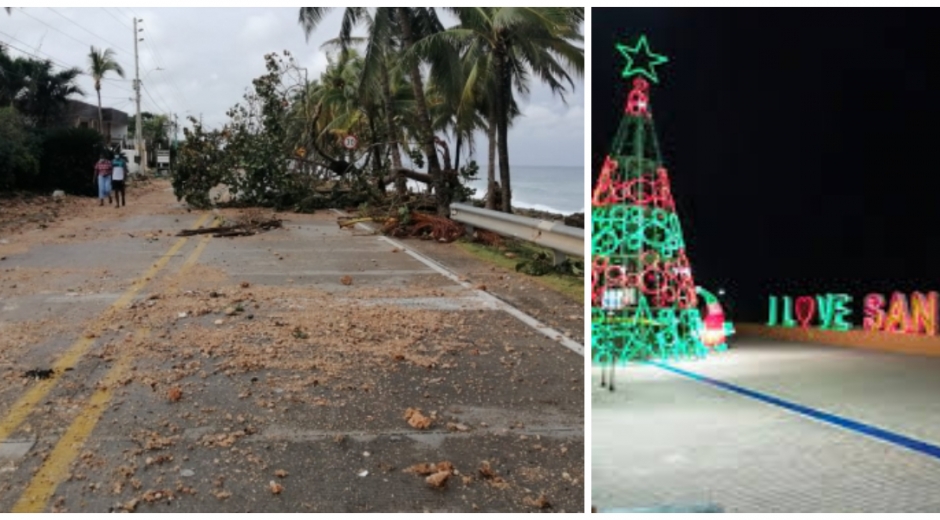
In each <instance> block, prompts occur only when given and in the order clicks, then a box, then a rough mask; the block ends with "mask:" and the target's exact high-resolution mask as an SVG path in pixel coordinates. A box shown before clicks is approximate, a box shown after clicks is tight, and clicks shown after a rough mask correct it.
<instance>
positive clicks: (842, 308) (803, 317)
mask: <svg viewBox="0 0 940 520" xmlns="http://www.w3.org/2000/svg"><path fill="white" fill-rule="evenodd" d="M862 301H863V305H864V319H863V320H862V327H863V328H864V329H865V330H869V331H879V332H895V333H907V334H925V335H930V336H934V335H936V334H937V301H938V296H937V293H936V292H930V293H927V294H926V295H925V294H923V293H920V292H916V291H915V292H914V293H912V294H911V297H910V300H908V298H907V296H906V295H905V294H904V293H901V292H895V293H893V294H892V295H891V300H890V302H889V301H888V300H886V299H885V297H884V295H882V294H878V293H872V294H869V295H868V296H865V298H864V299H863V300H862ZM851 302H852V297H851V296H849V295H848V294H839V293H829V294H817V295H815V296H813V295H804V296H798V297H796V298H793V297H791V296H779V297H778V296H771V297H770V300H769V305H768V318H767V326H769V327H776V326H781V327H796V326H797V325H799V326H800V327H802V328H809V327H810V326H813V325H815V326H817V327H818V328H820V329H823V330H837V331H845V330H849V329H851V328H852V324H851V323H850V322H849V320H848V317H849V315H851V314H852V309H851V308H849V304H850V303H851ZM886 305H887V309H885V306H886Z"/></svg>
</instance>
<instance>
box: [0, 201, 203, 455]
mask: <svg viewBox="0 0 940 520" xmlns="http://www.w3.org/2000/svg"><path fill="white" fill-rule="evenodd" d="M209 216H210V215H209V214H208V213H207V214H205V215H203V216H202V217H200V218H199V220H197V221H196V224H195V227H199V226H201V225H202V224H203V223H204V222H205V221H206V220H207V219H208V218H209ZM186 240H187V239H186V238H185V237H184V238H181V239H179V240H178V241H177V242H176V244H174V245H173V247H171V248H170V250H169V251H167V252H166V254H165V255H163V256H162V257H160V259H159V260H157V261H156V262H155V263H154V264H153V265H152V266H151V267H150V269H148V270H147V272H145V273H144V274H143V276H141V277H140V278H138V279H137V281H135V282H134V283H133V284H132V285H131V287H130V289H128V290H127V291H125V292H124V294H122V295H121V296H120V297H119V298H118V299H117V301H115V302H114V303H112V304H111V306H110V307H108V308H107V309H105V311H104V312H103V313H102V314H101V315H100V316H99V317H98V319H97V320H95V322H93V323H92V324H91V325H89V326H88V327H87V328H86V329H85V331H84V332H83V334H82V337H81V339H79V340H78V341H76V342H75V343H73V344H72V346H71V347H69V349H68V350H67V351H65V354H63V355H62V356H61V357H60V358H59V359H58V360H57V361H56V362H55V364H54V365H52V368H53V370H55V372H56V373H61V372H62V371H63V370H65V369H66V368H68V367H71V366H74V364H75V363H76V362H77V361H78V360H79V359H81V357H82V356H84V355H85V353H86V352H88V349H89V348H91V346H92V345H93V344H94V342H95V339H94V337H90V336H95V335H97V332H98V331H99V330H100V328H101V325H102V323H103V322H105V321H106V320H107V318H108V317H110V315H111V314H112V313H113V312H115V311H116V310H117V309H119V308H121V307H123V306H124V305H127V303H128V302H130V301H131V299H133V298H134V296H136V295H137V293H138V292H139V291H140V290H141V289H142V288H143V287H144V285H146V283H147V282H148V281H150V279H151V278H153V276H154V275H156V274H157V273H158V272H159V271H160V270H161V269H163V268H164V267H165V266H166V264H167V263H168V262H169V261H170V258H172V257H173V255H175V254H176V253H177V252H178V251H179V250H180V249H181V248H182V247H183V245H184V244H185V243H186ZM55 384H56V380H53V379H46V380H43V381H40V382H39V383H37V384H36V385H35V386H33V387H32V388H30V389H29V391H28V392H26V393H25V394H24V395H23V396H22V397H20V398H19V399H18V400H17V401H16V403H14V404H13V406H12V407H11V408H10V411H9V412H8V413H7V415H6V416H5V417H4V418H3V419H2V420H0V442H3V441H5V440H6V439H7V438H8V437H9V436H10V435H12V434H13V432H14V431H16V428H17V427H19V425H20V424H22V422H23V421H24V420H26V417H28V416H29V414H30V413H31V412H32V411H33V408H34V407H35V406H36V405H37V404H39V402H41V401H42V400H43V399H44V398H45V397H46V395H47V394H48V393H49V392H50V391H51V390H52V388H53V387H55Z"/></svg>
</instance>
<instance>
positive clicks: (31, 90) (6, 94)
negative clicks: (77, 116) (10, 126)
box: [0, 52, 84, 127]
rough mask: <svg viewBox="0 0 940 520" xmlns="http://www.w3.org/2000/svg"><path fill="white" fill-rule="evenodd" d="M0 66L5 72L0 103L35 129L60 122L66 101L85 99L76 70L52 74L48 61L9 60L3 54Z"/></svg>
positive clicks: (0, 53)
mask: <svg viewBox="0 0 940 520" xmlns="http://www.w3.org/2000/svg"><path fill="white" fill-rule="evenodd" d="M0 65H2V66H3V68H4V76H3V80H2V81H0V101H2V102H3V104H9V105H10V106H14V107H16V109H17V110H18V111H19V112H20V113H21V114H23V116H24V117H25V118H26V120H27V121H28V122H29V123H30V124H32V125H34V126H37V127H45V126H50V125H53V124H55V123H58V122H61V115H62V114H63V112H64V109H65V106H66V102H67V101H68V97H69V96H71V95H74V94H79V95H84V93H83V92H82V90H81V89H80V88H79V87H78V86H77V85H76V84H75V79H76V78H77V77H78V75H79V74H81V71H80V70H78V69H75V68H73V69H66V70H61V71H59V72H55V71H54V70H53V66H52V62H51V61H48V60H45V61H42V60H36V59H32V58H23V57H17V58H15V59H12V60H11V59H9V56H6V55H5V54H4V53H3V52H0Z"/></svg>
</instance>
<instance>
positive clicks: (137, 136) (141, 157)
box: [134, 16, 147, 173]
mask: <svg viewBox="0 0 940 520" xmlns="http://www.w3.org/2000/svg"><path fill="white" fill-rule="evenodd" d="M141 21H143V20H141ZM137 22H138V19H137V17H136V16H135V17H134V78H135V79H134V92H136V94H137V129H136V130H135V131H134V145H135V146H134V147H135V148H137V160H138V161H140V169H139V170H138V172H143V173H146V171H147V160H146V157H145V155H146V151H145V150H146V143H144V146H143V147H142V146H141V137H143V124H142V123H141V120H140V58H139V57H138V55H137V42H138V41H140V40H141V38H138V37H137V33H138V32H139V31H138V29H137ZM140 31H143V29H140Z"/></svg>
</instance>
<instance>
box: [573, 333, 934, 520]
mask: <svg viewBox="0 0 940 520" xmlns="http://www.w3.org/2000/svg"><path fill="white" fill-rule="evenodd" d="M938 373H940V358H937V357H924V356H914V355H903V354H887V353H877V352H871V351H861V350H854V349H849V348H840V347H827V346H818V345H810V344H798V343H786V342H780V341H773V340H763V339H758V338H745V337H736V338H734V340H733V341H732V348H731V349H730V350H729V351H727V352H725V353H721V354H717V355H714V356H713V357H710V358H709V359H707V360H704V361H699V362H683V363H677V364H672V365H660V366H656V365H631V366H628V367H625V368H621V369H618V371H617V374H616V378H617V379H616V382H617V390H616V391H615V392H609V391H608V390H607V389H604V388H601V387H600V370H599V369H598V368H595V369H594V373H593V377H592V454H591V461H592V470H591V471H592V473H591V475H592V490H591V495H592V499H591V501H592V504H593V505H594V506H596V507H598V508H599V509H602V510H604V509H606V510H610V509H619V508H623V509H644V508H665V507H672V508H676V509H685V510H691V509H707V508H720V509H721V510H723V511H726V512H938V511H940V399H938V396H940V377H938V376H937V374H938Z"/></svg>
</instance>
